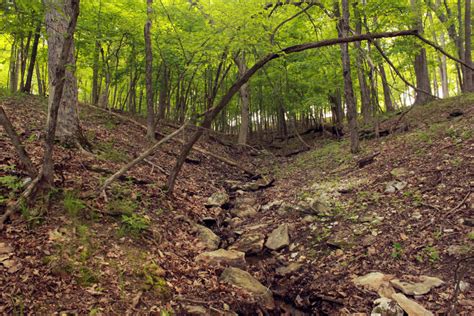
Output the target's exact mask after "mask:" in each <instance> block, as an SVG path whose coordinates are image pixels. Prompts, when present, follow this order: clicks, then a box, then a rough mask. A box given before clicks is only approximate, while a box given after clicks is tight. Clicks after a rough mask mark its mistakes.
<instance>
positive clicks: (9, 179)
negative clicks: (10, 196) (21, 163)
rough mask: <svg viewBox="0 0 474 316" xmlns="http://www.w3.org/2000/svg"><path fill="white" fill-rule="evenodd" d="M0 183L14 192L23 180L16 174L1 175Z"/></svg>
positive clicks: (20, 186)
mask: <svg viewBox="0 0 474 316" xmlns="http://www.w3.org/2000/svg"><path fill="white" fill-rule="evenodd" d="M0 185H1V186H2V187H5V188H7V189H9V190H11V191H12V192H16V191H18V190H19V189H21V188H22V187H23V182H22V181H21V179H20V178H18V177H17V176H2V177H0Z"/></svg>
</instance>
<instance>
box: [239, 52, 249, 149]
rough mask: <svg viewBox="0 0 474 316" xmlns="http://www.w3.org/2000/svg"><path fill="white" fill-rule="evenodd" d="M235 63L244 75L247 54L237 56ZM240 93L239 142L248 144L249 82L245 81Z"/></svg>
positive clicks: (240, 74) (240, 73)
mask: <svg viewBox="0 0 474 316" xmlns="http://www.w3.org/2000/svg"><path fill="white" fill-rule="evenodd" d="M235 63H236V64H237V68H238V70H239V76H243V75H244V74H245V72H246V71H247V64H246V61H245V54H244V53H242V55H241V56H237V57H236V58H235ZM239 93H240V101H241V108H240V129H239V137H238V141H237V143H238V144H239V145H247V140H248V134H249V124H250V118H249V103H250V100H249V87H248V84H247V83H245V84H243V85H242V87H241V88H240V90H239Z"/></svg>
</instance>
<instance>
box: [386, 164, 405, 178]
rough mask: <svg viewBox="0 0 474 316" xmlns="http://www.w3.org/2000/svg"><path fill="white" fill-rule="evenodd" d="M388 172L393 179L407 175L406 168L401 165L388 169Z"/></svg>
mask: <svg viewBox="0 0 474 316" xmlns="http://www.w3.org/2000/svg"><path fill="white" fill-rule="evenodd" d="M390 174H391V175H392V177H394V178H395V179H400V178H402V177H404V176H406V175H408V170H407V169H405V168H403V167H401V168H394V169H392V171H390Z"/></svg>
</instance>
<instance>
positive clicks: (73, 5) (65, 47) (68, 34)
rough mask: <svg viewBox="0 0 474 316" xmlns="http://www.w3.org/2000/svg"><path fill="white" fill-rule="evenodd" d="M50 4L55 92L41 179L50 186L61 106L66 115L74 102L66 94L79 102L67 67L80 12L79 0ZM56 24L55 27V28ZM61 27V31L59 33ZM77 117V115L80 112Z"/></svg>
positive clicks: (53, 0)
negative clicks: (71, 102) (66, 110)
mask: <svg viewBox="0 0 474 316" xmlns="http://www.w3.org/2000/svg"><path fill="white" fill-rule="evenodd" d="M47 5H48V6H47V9H48V10H47V13H46V26H47V28H48V29H49V31H48V32H49V43H48V44H49V47H48V50H49V51H51V53H50V54H48V57H49V58H50V59H49V61H50V63H51V64H52V65H50V93H52V96H50V102H49V104H48V119H47V122H46V137H45V143H44V159H43V167H42V169H41V174H40V176H39V178H40V182H41V183H45V184H46V185H48V186H51V185H52V184H53V174H54V168H53V149H54V139H55V135H56V128H57V127H59V126H61V124H62V125H64V123H65V122H64V121H63V122H61V123H60V118H61V108H63V115H64V113H65V111H64V107H65V105H69V107H71V104H67V102H69V101H70V100H68V99H67V97H74V95H75V97H76V100H75V102H76V103H77V88H76V82H75V78H74V76H73V74H72V73H71V72H70V71H68V70H66V65H67V64H69V63H70V62H71V61H72V62H74V54H73V51H74V31H75V29H76V23H77V17H78V16H79V0H48V1H47ZM58 8H63V10H64V11H63V13H67V16H68V17H69V18H70V20H69V22H68V21H67V20H66V18H65V17H66V15H64V14H61V13H60V12H59V11H57V9H58ZM53 27H54V29H52V28H53ZM61 30H62V31H63V32H62V33H57V32H58V31H61ZM54 58H57V59H56V60H55V59H54ZM73 64H74V63H73ZM53 70H54V72H53ZM72 106H74V108H73V112H72V113H74V114H70V113H71V112H69V116H68V117H67V118H68V119H70V116H72V115H76V112H75V110H76V109H75V106H76V104H72ZM66 113H67V112H66ZM75 117H76V119H77V116H75ZM63 118H64V117H63ZM77 122H78V121H77ZM73 123H74V122H73ZM77 125H78V124H77Z"/></svg>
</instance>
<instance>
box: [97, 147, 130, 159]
mask: <svg viewBox="0 0 474 316" xmlns="http://www.w3.org/2000/svg"><path fill="white" fill-rule="evenodd" d="M114 147H115V144H114V143H105V144H101V145H100V150H101V151H100V153H99V154H98V157H99V159H101V160H107V161H112V162H127V161H128V156H127V155H126V154H125V153H123V152H121V151H119V150H117V149H115V148H114Z"/></svg>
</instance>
